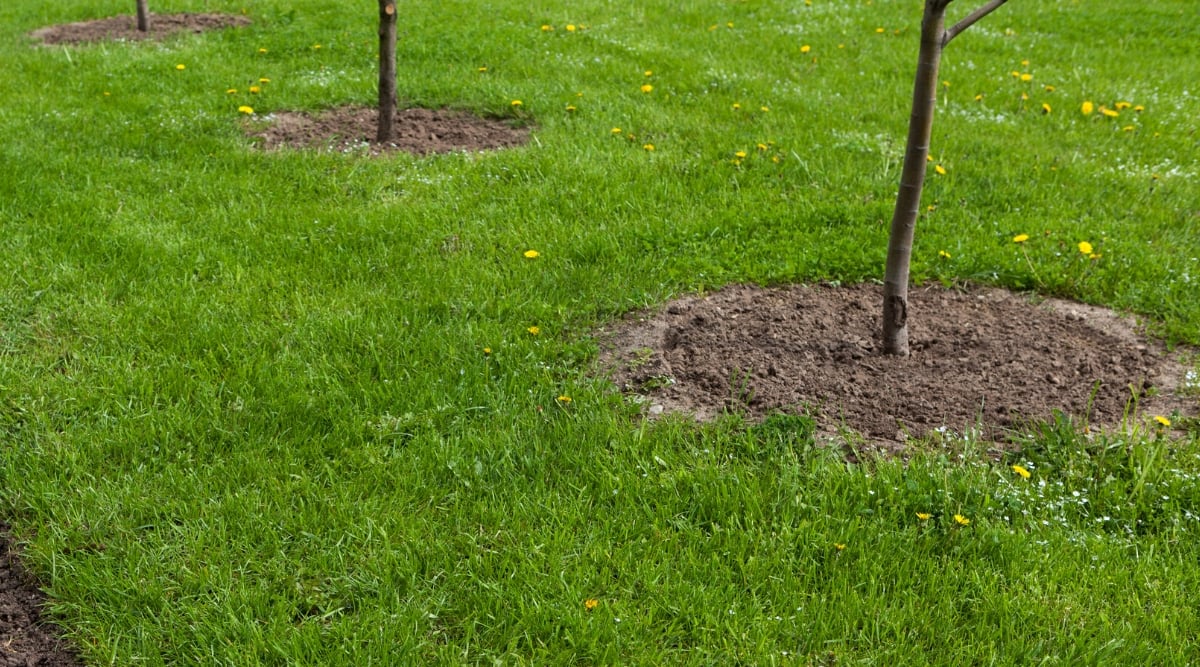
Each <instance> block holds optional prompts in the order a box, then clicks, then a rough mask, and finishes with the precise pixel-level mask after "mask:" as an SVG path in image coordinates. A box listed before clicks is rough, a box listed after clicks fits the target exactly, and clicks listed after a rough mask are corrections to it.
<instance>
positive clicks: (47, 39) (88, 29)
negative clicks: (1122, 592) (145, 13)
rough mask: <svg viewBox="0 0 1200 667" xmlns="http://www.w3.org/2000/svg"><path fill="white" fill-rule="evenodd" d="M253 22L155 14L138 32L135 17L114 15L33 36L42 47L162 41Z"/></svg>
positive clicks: (54, 27)
mask: <svg viewBox="0 0 1200 667" xmlns="http://www.w3.org/2000/svg"><path fill="white" fill-rule="evenodd" d="M249 24H250V19H248V18H246V17H245V16H239V15H237V14H151V15H150V29H149V30H147V31H146V32H142V31H140V30H138V29H137V18H136V17H134V16H112V17H109V18H103V19H96V20H94V21H81V22H79V23H64V24H62V25H52V26H47V27H45V28H39V29H37V30H34V31H33V32H31V33H29V36H30V37H32V38H33V39H35V40H37V41H39V42H41V43H42V44H88V43H92V42H103V41H121V40H124V41H139V40H155V41H157V40H162V39H164V38H166V37H169V36H171V35H174V34H175V33H180V32H191V33H201V32H206V31H208V30H220V29H222V28H233V27H237V26H244V25H249Z"/></svg>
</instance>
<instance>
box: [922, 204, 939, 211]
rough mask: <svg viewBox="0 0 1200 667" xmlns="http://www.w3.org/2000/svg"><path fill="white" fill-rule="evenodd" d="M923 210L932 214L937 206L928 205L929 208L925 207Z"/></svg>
mask: <svg viewBox="0 0 1200 667" xmlns="http://www.w3.org/2000/svg"><path fill="white" fill-rule="evenodd" d="M925 210H926V211H929V212H930V213H933V212H934V211H936V210H937V204H930V205H929V206H926V207H925Z"/></svg>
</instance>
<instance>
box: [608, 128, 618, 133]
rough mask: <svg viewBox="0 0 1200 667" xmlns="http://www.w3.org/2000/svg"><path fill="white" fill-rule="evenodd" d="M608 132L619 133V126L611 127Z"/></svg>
mask: <svg viewBox="0 0 1200 667" xmlns="http://www.w3.org/2000/svg"><path fill="white" fill-rule="evenodd" d="M609 133H610V134H620V133H621V128H619V127H614V128H613V129H611V130H609Z"/></svg>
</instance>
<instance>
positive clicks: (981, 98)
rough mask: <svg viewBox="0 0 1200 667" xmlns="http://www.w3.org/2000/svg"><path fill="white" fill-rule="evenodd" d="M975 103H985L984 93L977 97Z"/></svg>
mask: <svg viewBox="0 0 1200 667" xmlns="http://www.w3.org/2000/svg"><path fill="white" fill-rule="evenodd" d="M975 101H976V102H982V101H983V94H982V93H980V94H979V95H976V96H975Z"/></svg>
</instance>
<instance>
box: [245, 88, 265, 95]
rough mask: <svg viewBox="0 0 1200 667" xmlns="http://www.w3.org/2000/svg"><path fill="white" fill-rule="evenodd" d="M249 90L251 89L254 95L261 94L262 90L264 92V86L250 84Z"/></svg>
mask: <svg viewBox="0 0 1200 667" xmlns="http://www.w3.org/2000/svg"><path fill="white" fill-rule="evenodd" d="M248 90H249V91H250V93H251V94H253V95H257V94H259V93H261V92H262V88H260V87H258V86H250V88H249V89H248Z"/></svg>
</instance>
